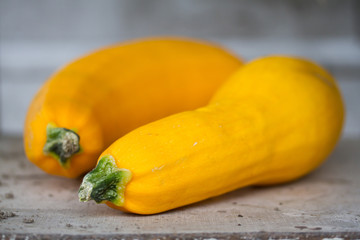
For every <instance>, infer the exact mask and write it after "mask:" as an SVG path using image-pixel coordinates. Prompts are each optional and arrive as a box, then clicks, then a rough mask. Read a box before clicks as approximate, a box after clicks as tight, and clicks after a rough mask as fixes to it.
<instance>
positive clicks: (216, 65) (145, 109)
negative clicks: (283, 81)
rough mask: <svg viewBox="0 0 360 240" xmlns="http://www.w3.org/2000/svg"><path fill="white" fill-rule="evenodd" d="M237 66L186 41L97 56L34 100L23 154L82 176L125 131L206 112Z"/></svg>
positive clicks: (159, 41)
mask: <svg viewBox="0 0 360 240" xmlns="http://www.w3.org/2000/svg"><path fill="white" fill-rule="evenodd" d="M240 66H241V60H239V59H237V58H235V57H234V56H232V55H231V54H230V53H228V52H227V51H225V50H223V49H222V48H220V47H217V46H214V45H211V44H209V43H206V42H201V41H197V40H190V39H181V38H153V39H144V40H137V41H132V42H128V43H124V44H121V45H116V46H111V47H108V48H105V49H102V50H99V51H97V52H94V53H92V54H90V55H88V56H85V57H83V58H81V59H79V60H77V61H75V62H73V63H71V64H69V65H67V66H65V67H64V68H62V69H61V70H60V71H58V72H57V73H56V74H55V75H53V76H52V77H51V78H50V79H49V80H48V81H47V82H46V83H45V84H44V85H43V86H42V88H41V89H40V91H39V92H38V93H37V95H36V96H35V98H34V100H33V101H32V103H31V105H30V107H29V110H28V114H27V118H26V122H25V129H24V145H25V151H26V155H27V157H28V158H29V160H30V161H31V162H33V163H34V164H36V165H37V166H38V167H40V168H41V169H42V170H44V171H45V172H47V173H50V174H54V175H60V176H65V177H70V178H73V177H77V176H79V175H81V174H83V173H85V172H87V171H89V170H90V169H92V168H93V167H94V166H95V165H96V160H97V157H98V156H99V155H100V153H101V152H102V151H103V150H104V149H106V147H108V146H109V145H110V144H111V143H112V142H113V141H114V140H116V139H117V138H119V137H121V136H122V135H124V134H125V133H128V132H129V131H131V130H133V129H135V128H137V127H139V126H141V125H143V124H146V123H149V122H151V121H154V120H157V119H160V118H162V117H165V116H168V115H170V114H173V113H177V112H181V111H185V110H192V109H196V108H198V107H201V106H205V105H206V104H207V103H208V101H209V99H210V98H211V96H212V95H213V94H214V92H215V91H216V90H217V89H218V88H219V86H220V85H221V84H222V83H223V82H224V81H225V80H226V79H227V78H228V77H229V76H230V75H231V74H232V73H233V72H235V70H237V69H238V68H239V67H240Z"/></svg>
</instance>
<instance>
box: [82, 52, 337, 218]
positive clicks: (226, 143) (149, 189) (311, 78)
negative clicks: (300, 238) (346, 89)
mask: <svg viewBox="0 0 360 240" xmlns="http://www.w3.org/2000/svg"><path fill="white" fill-rule="evenodd" d="M343 115H344V109H343V102H342V98H341V95H340V93H339V90H338V87H337V86H336V83H335V80H334V79H333V78H332V77H331V76H330V75H329V74H328V73H327V72H326V71H324V70H323V69H322V68H320V67H319V66H317V65H315V64H313V63H311V62H309V61H306V60H302V59H297V58H291V57H282V56H272V57H265V58H262V59H258V60H255V61H253V62H251V63H249V64H246V65H245V66H244V67H242V68H241V69H240V70H239V71H238V72H237V73H235V74H234V75H233V76H232V77H231V78H230V79H229V81H228V82H227V83H225V84H224V85H223V87H222V88H220V89H219V91H218V92H217V93H216V94H215V96H214V97H213V99H212V100H211V102H210V104H209V105H208V106H206V107H203V108H199V109H197V110H194V111H186V112H182V113H178V114H175V115H172V116H169V117H166V118H164V119H161V120H158V121H155V122H153V123H150V124H147V125H145V126H142V127H140V128H138V129H136V130H134V131H132V132H130V133H129V134H127V135H125V136H124V137H122V138H120V139H118V140H117V141H116V142H114V143H113V144H112V145H111V146H110V147H109V148H108V149H106V150H105V151H104V152H103V153H102V155H101V156H100V158H99V162H98V165H97V167H96V168H95V169H94V170H93V171H91V172H90V173H88V174H87V175H86V176H85V177H84V179H83V183H82V185H81V187H80V190H79V198H80V200H81V201H87V200H91V199H93V200H95V201H96V202H98V203H102V202H104V203H106V204H108V205H109V206H111V207H113V208H118V209H120V210H123V211H129V212H134V213H139V214H153V213H159V212H163V211H167V210H169V209H173V208H177V207H180V206H183V205H186V204H190V203H194V202H197V201H200V200H204V199H207V198H210V197H214V196H217V195H220V194H223V193H226V192H229V191H232V190H234V189H237V188H240V187H244V186H248V185H267V184H276V183H283V182H287V181H291V180H294V179H297V178H299V177H301V176H303V175H305V174H307V173H309V172H310V171H311V170H313V169H314V168H316V167H317V166H319V165H320V164H321V163H322V162H323V161H324V159H326V157H327V156H328V155H329V154H330V152H331V151H332V149H333V148H334V146H335V144H336V142H337V140H338V138H339V135H340V132H341V128H342V125H343Z"/></svg>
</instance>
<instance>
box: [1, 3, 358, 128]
mask: <svg viewBox="0 0 360 240" xmlns="http://www.w3.org/2000/svg"><path fill="white" fill-rule="evenodd" d="M359 12H360V1H356V0H354V1H350V0H328V1H326V0H322V1H320V0H319V1H313V0H293V1H288V0H273V1H269V0H243V1H241V0H119V1H115V0H103V1H101V0H98V1H95V0H78V1H73V0H62V1H48V0H0V34H1V35H0V61H1V62H0V74H1V75H0V81H1V82H0V114H1V115H0V131H1V132H2V133H3V134H4V133H5V134H15V135H16V134H17V135H19V134H21V132H22V125H23V120H24V116H25V112H26V109H27V106H28V104H29V102H30V100H31V98H32V97H33V95H34V94H35V92H36V90H37V89H38V88H39V87H40V86H41V84H42V83H43V82H44V81H45V80H46V78H47V77H48V76H49V75H50V74H51V73H52V72H53V71H55V70H56V69H58V68H59V67H61V66H62V65H64V64H65V63H66V62H68V61H70V60H72V59H73V58H75V57H78V56H79V55H82V54H84V53H86V52H88V51H90V50H93V49H94V48H97V47H100V46H103V45H106V44H110V43H114V42H118V41H123V40H126V39H131V38H138V37H143V36H154V35H182V36H191V37H198V38H204V39H208V40H211V41H216V42H218V43H220V44H223V45H224V46H226V47H228V48H229V49H231V50H232V51H234V52H235V53H237V54H239V55H241V56H243V57H244V58H245V59H247V60H250V59H252V58H255V57H258V56H262V55H266V54H293V55H300V56H304V57H308V58H311V59H313V60H315V61H318V62H319V63H321V64H323V65H325V66H326V67H327V68H328V69H329V70H330V71H332V72H333V73H334V74H335V76H337V77H338V79H339V81H341V82H342V83H341V86H343V88H344V89H347V90H344V91H350V92H353V94H356V92H354V91H357V90H359V91H360V89H359V88H356V87H354V86H353V85H352V84H353V83H352V82H353V81H356V80H357V79H358V77H359V76H360V74H359V71H360V70H359V69H360V68H359V67H360V27H359V26H360V24H359V23H360V21H359ZM356 86H358V85H356ZM347 98H350V95H349V97H347ZM350 106H354V109H355V108H356V107H357V104H355V103H350ZM356 111H357V110H356V109H355V110H354V111H352V112H351V114H350V119H349V120H348V123H347V125H348V126H350V127H351V126H352V125H353V126H355V123H356V121H358V120H359V121H360V113H359V111H357V112H356ZM348 128H349V127H348ZM349 129H350V128H349ZM353 129H354V127H353V128H352V130H351V131H354V130H353ZM348 131H349V132H350V130H348ZM356 131H358V132H360V130H359V129H357V130H356Z"/></svg>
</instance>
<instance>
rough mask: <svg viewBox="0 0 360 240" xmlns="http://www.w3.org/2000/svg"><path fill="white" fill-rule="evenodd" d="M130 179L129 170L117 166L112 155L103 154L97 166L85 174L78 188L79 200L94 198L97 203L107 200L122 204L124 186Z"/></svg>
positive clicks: (84, 200) (85, 200)
mask: <svg viewBox="0 0 360 240" xmlns="http://www.w3.org/2000/svg"><path fill="white" fill-rule="evenodd" d="M130 179H131V172H130V171H129V170H127V169H124V168H118V167H117V166H116V163H115V159H114V158H113V157H112V156H110V155H106V156H103V157H102V158H101V159H100V160H99V162H98V164H97V166H96V167H95V168H94V169H93V170H92V171H91V172H89V173H88V174H86V175H85V177H84V179H83V181H82V183H81V186H80V189H79V194H78V196H79V200H80V201H82V202H87V201H89V200H94V201H95V202H97V203H103V202H104V201H109V202H112V203H113V204H115V205H117V206H122V205H123V204H124V201H125V199H124V192H125V186H126V184H127V183H128V182H129V181H130Z"/></svg>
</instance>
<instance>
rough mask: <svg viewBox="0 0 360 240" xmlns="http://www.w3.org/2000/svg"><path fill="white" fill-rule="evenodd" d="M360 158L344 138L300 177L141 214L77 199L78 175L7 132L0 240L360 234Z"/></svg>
mask: <svg viewBox="0 0 360 240" xmlns="http://www.w3.org/2000/svg"><path fill="white" fill-rule="evenodd" d="M359 156H360V139H343V140H342V141H341V142H340V143H339V145H338V147H337V148H336V150H335V152H334V153H333V154H332V155H331V156H330V158H329V159H328V161H327V162H326V163H325V164H324V165H323V166H322V167H321V168H319V169H318V170H316V171H315V172H313V173H312V174H310V175H309V176H306V177H304V178H302V179H300V180H299V181H295V182H292V183H289V184H284V185H279V186H273V187H250V188H245V189H240V190H237V191H234V192H231V193H228V194H225V195H223V196H220V197H216V198H212V199H209V200H206V201H203V202H200V203H196V204H193V205H190V206H187V207H183V208H179V209H176V210H173V211H169V212H166V213H163V214H157V215H152V216H139V215H133V214H126V213H122V212H119V211H115V210H113V209H110V208H108V207H106V206H104V205H96V204H94V203H79V202H78V199H77V189H78V186H79V184H80V180H69V179H62V178H59V177H53V176H49V175H47V174H45V173H43V172H42V171H40V170H39V169H37V168H36V167H35V166H33V165H32V164H31V163H29V162H28V161H27V160H26V158H25V156H24V153H23V151H22V143H21V139H19V138H9V137H8V138H5V137H3V138H1V139H0V211H1V213H0V233H2V235H1V237H0V238H4V239H8V238H10V237H13V238H14V237H15V238H16V239H18V238H19V239H25V238H28V239H36V238H48V239H88V238H97V239H103V238H108V237H112V238H138V239H148V238H154V239H155V238H176V237H179V238H184V239H188V238H189V239H190V238H218V239H238V238H240V237H241V238H244V239H245V238H270V237H271V238H309V239H315V238H325V237H326V238H334V237H338V238H360V188H359V186H360V175H359V172H360V162H359V161H360V157H359ZM11 213H13V214H15V216H12V214H11Z"/></svg>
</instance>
